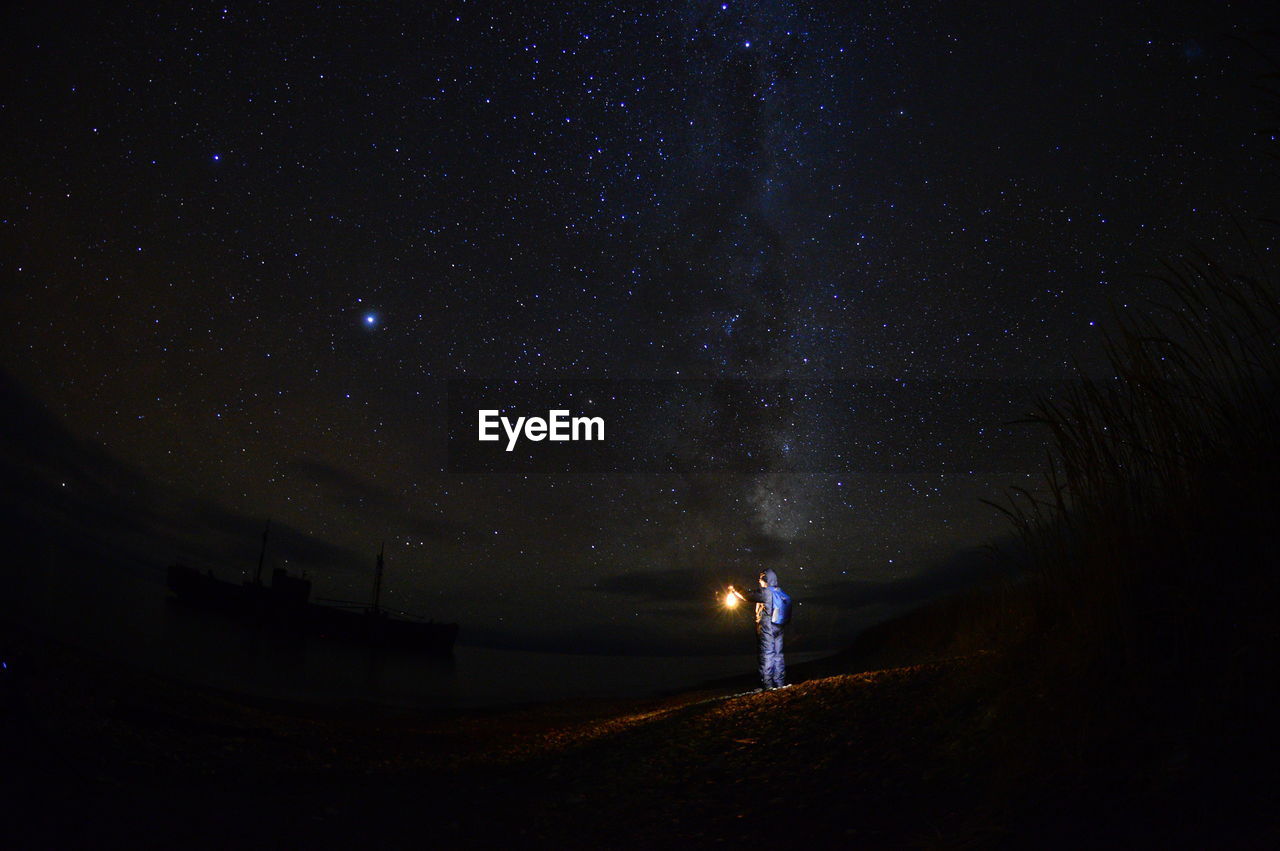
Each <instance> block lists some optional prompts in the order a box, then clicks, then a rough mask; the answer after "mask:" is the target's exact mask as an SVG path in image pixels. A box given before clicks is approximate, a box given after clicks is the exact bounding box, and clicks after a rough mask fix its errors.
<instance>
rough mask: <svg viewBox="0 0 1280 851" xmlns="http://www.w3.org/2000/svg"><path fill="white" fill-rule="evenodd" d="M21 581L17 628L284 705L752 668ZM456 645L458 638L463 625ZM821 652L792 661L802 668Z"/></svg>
mask: <svg viewBox="0 0 1280 851" xmlns="http://www.w3.org/2000/svg"><path fill="white" fill-rule="evenodd" d="M25 580H26V581H24V582H23V583H22V586H23V587H22V588H21V589H20V591H19V595H18V599H16V600H12V601H11V602H14V603H16V610H17V612H18V615H19V619H20V620H21V621H23V622H25V623H26V624H27V625H28V626H30V627H32V628H34V629H36V630H37V631H40V632H44V633H46V634H49V635H52V636H55V637H57V638H59V639H62V640H65V641H68V642H70V643H72V644H76V645H79V646H82V647H87V648H89V649H92V650H95V651H97V652H100V653H103V654H105V655H107V656H112V657H115V658H119V659H124V660H127V661H128V662H130V663H132V664H134V665H136V666H138V667H141V668H144V669H148V670H152V671H155V672H157V673H160V674H164V675H168V676H173V677H176V678H179V679H183V680H187V681H189V682H194V683H197V684H200V685H207V686H212V687H215V688H219V689H226V690H229V691H235V692H241V693H247V694H253V695H258V696H263V697H271V698H286V699H291V700H304V701H322V702H326V703H332V702H349V701H372V702H375V703H382V704H388V705H396V706H430V707H480V706H495V705H502V704H514V703H527V702H535V701H545V700H559V699H568V698H606V697H638V696H644V695H651V694H655V693H657V692H660V691H666V690H675V689H681V688H689V687H693V686H696V685H699V684H701V683H704V682H706V681H708V680H712V679H718V678H722V677H728V676H733V675H737V674H743V673H750V672H752V671H754V670H755V667H756V659H755V656H754V655H753V654H745V655H742V656H690V657H646V656H594V655H568V654H554V653H536V652H521V651H515V650H497V649H490V648H482V647H471V646H468V645H466V644H459V645H458V646H457V647H456V648H455V650H454V654H453V657H452V658H451V659H443V660H442V659H432V658H430V657H424V656H422V655H420V654H414V653H410V652H406V651H397V650H388V649H375V648H370V647H364V646H360V645H355V644H348V643H344V642H337V641H328V640H324V639H318V638H291V637H286V636H281V635H277V634H274V633H272V632H269V631H264V630H260V629H255V628H253V627H250V626H246V625H244V624H240V623H237V622H235V621H232V620H228V619H226V618H222V617H220V616H218V615H214V614H209V613H204V612H198V611H192V610H190V609H187V608H185V607H182V606H178V605H175V604H174V603H173V602H171V601H170V600H168V599H167V594H166V591H165V587H164V576H163V573H162V572H161V571H157V570H154V569H146V568H128V567H116V566H109V565H108V566H95V567H94V568H93V569H87V568H85V567H83V566H80V565H77V564H69V563H67V562H66V560H63V561H62V562H61V563H58V562H48V563H45V564H44V565H42V566H38V567H36V568H34V569H33V570H32V571H31V572H30V573H29V574H28V575H27V576H26V577H25ZM463 629H464V636H463V638H464V640H465V624H464V625H463ZM817 655H821V654H792V655H789V656H788V660H789V661H796V662H798V661H804V660H805V659H810V658H814V657H815V656H817Z"/></svg>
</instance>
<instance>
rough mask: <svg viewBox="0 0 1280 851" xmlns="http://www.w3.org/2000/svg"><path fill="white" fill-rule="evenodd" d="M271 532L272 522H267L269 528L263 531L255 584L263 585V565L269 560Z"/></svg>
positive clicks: (254, 578) (254, 579)
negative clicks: (268, 548) (268, 541)
mask: <svg viewBox="0 0 1280 851" xmlns="http://www.w3.org/2000/svg"><path fill="white" fill-rule="evenodd" d="M270 531H271V521H270V520H268V521H267V528H265V529H263V530H262V549H261V550H259V551H258V572H257V573H256V574H254V577H253V584H254V585H261V584H262V563H263V562H264V561H265V560H266V558H267V534H268V533H269V532H270Z"/></svg>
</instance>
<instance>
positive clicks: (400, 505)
mask: <svg viewBox="0 0 1280 851" xmlns="http://www.w3.org/2000/svg"><path fill="white" fill-rule="evenodd" d="M288 469H289V470H290V471H291V472H292V473H294V474H295V475H297V476H299V477H301V478H305V479H307V480H308V481H310V482H312V483H314V484H316V485H318V486H319V487H320V488H321V489H322V490H323V491H324V493H325V495H326V497H327V498H328V499H329V500H330V501H331V502H333V503H335V504H336V505H339V506H342V507H343V508H345V509H347V510H360V511H373V512H375V513H377V514H378V515H379V517H380V518H381V519H382V520H383V522H384V523H385V525H387V526H388V527H397V528H399V529H402V530H404V531H405V532H406V533H409V532H411V533H412V535H413V536H414V537H416V538H420V539H424V540H430V541H437V542H453V541H458V540H459V539H462V538H464V537H466V536H467V535H469V534H471V531H472V530H471V529H469V528H468V527H467V526H464V525H463V524H460V523H455V522H453V521H450V520H445V519H443V518H434V517H429V516H426V515H425V514H422V513H419V512H416V511H413V510H412V508H411V507H410V506H411V501H410V498H409V497H405V496H402V495H400V494H397V493H394V492H393V491H391V490H389V489H387V488H384V487H382V486H380V485H377V484H375V483H373V482H371V481H369V480H368V479H366V478H363V477H361V476H358V475H356V474H354V473H352V472H351V471H349V470H344V469H342V468H341V467H336V466H334V465H332V464H329V463H327V462H325V461H320V460H317V459H314V458H296V459H293V460H292V461H290V462H288Z"/></svg>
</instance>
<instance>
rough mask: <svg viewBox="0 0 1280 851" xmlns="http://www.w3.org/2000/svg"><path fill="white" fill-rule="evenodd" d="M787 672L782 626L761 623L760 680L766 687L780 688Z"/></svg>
mask: <svg viewBox="0 0 1280 851" xmlns="http://www.w3.org/2000/svg"><path fill="white" fill-rule="evenodd" d="M785 674H786V671H785V668H784V666H783V662H782V627H780V626H776V625H774V624H771V623H768V622H765V623H762V624H760V681H761V682H762V683H763V684H764V687H765V688H778V687H779V686H781V685H782V684H783V678H784V676H785Z"/></svg>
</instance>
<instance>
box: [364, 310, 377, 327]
mask: <svg viewBox="0 0 1280 851" xmlns="http://www.w3.org/2000/svg"><path fill="white" fill-rule="evenodd" d="M364 324H365V325H367V326H369V327H370V328H372V327H373V326H374V325H377V324H378V316H377V314H374V313H366V314H365V315H364Z"/></svg>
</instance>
